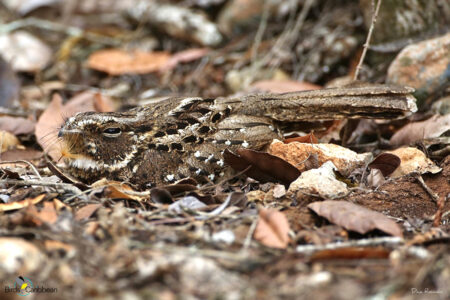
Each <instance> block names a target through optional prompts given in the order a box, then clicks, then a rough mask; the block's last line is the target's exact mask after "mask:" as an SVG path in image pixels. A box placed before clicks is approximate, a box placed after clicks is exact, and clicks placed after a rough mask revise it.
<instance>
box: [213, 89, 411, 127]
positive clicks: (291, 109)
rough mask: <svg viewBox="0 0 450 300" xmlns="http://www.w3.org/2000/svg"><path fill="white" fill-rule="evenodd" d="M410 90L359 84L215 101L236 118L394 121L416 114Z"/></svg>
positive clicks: (291, 120) (286, 120) (284, 120)
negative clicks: (229, 108)
mask: <svg viewBox="0 0 450 300" xmlns="http://www.w3.org/2000/svg"><path fill="white" fill-rule="evenodd" d="M412 92H414V89H412V88H408V87H398V86H392V85H378V84H377V85H375V84H370V85H367V84H365V85H361V84H359V85H358V86H348V87H344V88H328V89H321V90H313V91H302V92H292V93H285V94H256V95H248V96H244V97H242V96H240V97H236V98H222V99H216V101H215V105H216V106H218V109H220V108H221V107H220V106H223V107H222V108H224V107H226V106H231V107H232V108H233V109H232V110H233V112H234V113H235V114H239V115H249V116H264V117H269V118H271V119H273V120H275V121H282V122H298V121H314V120H335V119H342V118H380V119H396V118H402V117H406V116H408V115H411V114H412V113H414V112H416V111H417V106H416V99H415V98H414V96H412V94H411V93H412Z"/></svg>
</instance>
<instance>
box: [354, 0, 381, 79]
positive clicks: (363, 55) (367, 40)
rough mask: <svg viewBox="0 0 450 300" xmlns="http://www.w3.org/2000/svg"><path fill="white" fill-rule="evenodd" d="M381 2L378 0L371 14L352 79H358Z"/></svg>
mask: <svg viewBox="0 0 450 300" xmlns="http://www.w3.org/2000/svg"><path fill="white" fill-rule="evenodd" d="M381 2H382V0H378V2H377V8H376V9H375V13H374V14H373V15H372V23H371V24H370V28H369V32H368V33H367V39H366V42H365V43H364V46H363V52H362V54H361V57H360V59H359V62H358V66H357V67H356V70H355V74H354V75H353V80H357V79H358V74H359V70H361V67H362V63H363V61H364V58H365V57H366V53H367V49H368V48H369V45H370V39H371V38H372V32H373V28H374V27H375V23H376V22H377V16H378V12H379V10H380V6H381ZM373 6H374V2H373V0H372V8H373Z"/></svg>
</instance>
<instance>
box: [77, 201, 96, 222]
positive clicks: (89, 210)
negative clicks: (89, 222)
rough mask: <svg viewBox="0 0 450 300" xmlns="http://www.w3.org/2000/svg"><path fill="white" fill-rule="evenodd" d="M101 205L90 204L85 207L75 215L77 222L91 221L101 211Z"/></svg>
mask: <svg viewBox="0 0 450 300" xmlns="http://www.w3.org/2000/svg"><path fill="white" fill-rule="evenodd" d="M100 206H101V204H88V205H86V206H83V207H82V208H80V209H79V210H77V212H76V213H75V220H77V221H82V220H84V219H89V218H90V217H91V216H92V215H93V214H94V213H95V212H96V211H97V209H99V208H100Z"/></svg>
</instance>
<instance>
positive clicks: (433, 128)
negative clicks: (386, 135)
mask: <svg viewBox="0 0 450 300" xmlns="http://www.w3.org/2000/svg"><path fill="white" fill-rule="evenodd" d="M447 131H450V114H448V115H445V116H441V115H434V116H432V117H431V118H429V119H427V120H426V121H422V122H415V123H409V124H407V125H406V126H404V127H402V128H400V130H398V131H397V132H396V133H395V134H394V135H393V136H392V138H391V140H390V143H391V145H393V146H400V145H409V144H412V143H414V142H417V141H420V140H423V139H428V138H436V137H440V136H441V135H442V134H443V133H445V132H447Z"/></svg>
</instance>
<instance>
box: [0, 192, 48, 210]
mask: <svg viewBox="0 0 450 300" xmlns="http://www.w3.org/2000/svg"><path fill="white" fill-rule="evenodd" d="M44 197H45V194H42V195H39V196H37V197H35V198H31V199H30V198H27V199H25V200H21V201H16V202H11V203H0V211H10V210H15V209H20V208H24V207H28V206H30V205H36V204H38V203H39V202H41V201H42V199H44Z"/></svg>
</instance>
